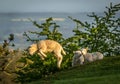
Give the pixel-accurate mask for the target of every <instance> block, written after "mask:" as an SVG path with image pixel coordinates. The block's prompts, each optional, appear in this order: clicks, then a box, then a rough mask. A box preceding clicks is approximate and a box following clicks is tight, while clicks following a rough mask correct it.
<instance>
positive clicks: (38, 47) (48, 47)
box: [28, 40, 66, 68]
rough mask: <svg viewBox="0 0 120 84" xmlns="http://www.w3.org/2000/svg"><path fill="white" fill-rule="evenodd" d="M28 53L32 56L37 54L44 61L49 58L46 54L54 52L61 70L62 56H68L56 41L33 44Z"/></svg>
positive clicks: (42, 41)
mask: <svg viewBox="0 0 120 84" xmlns="http://www.w3.org/2000/svg"><path fill="white" fill-rule="evenodd" d="M28 52H29V54H30V55H33V54H34V53H37V54H38V55H39V56H40V57H41V59H42V60H44V59H45V58H46V57H47V55H46V54H45V53H47V52H53V53H54V56H55V57H56V58H57V66H58V68H60V66H61V63H62V59H63V57H62V54H63V55H66V52H65V51H64V50H63V48H62V46H61V45H60V44H59V43H58V42H56V41H54V40H41V41H39V42H38V43H36V44H32V45H30V47H29V48H28ZM61 53H62V54H61Z"/></svg>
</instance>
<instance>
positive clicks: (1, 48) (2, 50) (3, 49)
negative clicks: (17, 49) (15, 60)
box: [0, 34, 15, 56]
mask: <svg viewBox="0 0 120 84" xmlns="http://www.w3.org/2000/svg"><path fill="white" fill-rule="evenodd" d="M13 40H14V34H10V35H9V37H8V39H7V40H4V42H3V44H2V45H0V56H1V55H3V56H4V55H8V54H9V46H12V47H14V46H15V45H14V43H12V41H13Z"/></svg>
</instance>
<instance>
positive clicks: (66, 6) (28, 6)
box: [0, 0, 120, 13]
mask: <svg viewBox="0 0 120 84" xmlns="http://www.w3.org/2000/svg"><path fill="white" fill-rule="evenodd" d="M110 2H113V4H117V3H120V0H0V13H1V12H70V13H75V12H100V11H103V10H105V7H106V6H109V3H110Z"/></svg>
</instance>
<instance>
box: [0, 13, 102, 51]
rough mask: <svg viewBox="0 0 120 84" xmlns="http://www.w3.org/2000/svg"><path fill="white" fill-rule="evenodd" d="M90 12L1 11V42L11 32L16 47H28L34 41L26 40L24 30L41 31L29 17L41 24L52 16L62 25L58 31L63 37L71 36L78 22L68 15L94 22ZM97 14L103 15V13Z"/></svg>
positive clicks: (0, 42) (83, 20)
mask: <svg viewBox="0 0 120 84" xmlns="http://www.w3.org/2000/svg"><path fill="white" fill-rule="evenodd" d="M88 14H91V13H90V12H85V13H48V12H47V13H0V44H2V43H3V42H4V40H6V39H8V37H9V34H14V37H15V38H14V41H13V43H14V44H15V47H14V49H25V48H27V47H28V46H29V45H30V44H31V43H32V42H29V41H26V40H27V39H26V37H25V36H23V34H24V32H27V33H28V31H40V30H39V29H38V28H36V26H34V25H33V24H32V22H31V21H30V20H29V19H31V20H33V21H36V22H37V23H39V24H41V23H43V22H45V20H46V19H47V18H50V17H52V18H53V21H54V22H56V23H57V24H58V25H59V26H60V28H59V29H58V31H59V32H61V33H62V34H63V37H64V38H68V37H71V36H73V34H74V33H73V32H72V30H73V29H74V28H75V27H76V23H75V22H73V21H72V20H71V19H70V18H68V16H70V17H72V18H75V19H78V20H80V21H82V22H85V21H87V22H92V21H93V18H91V17H88V16H87V15H88ZM97 14H98V15H103V14H102V13H97ZM32 38H34V37H32Z"/></svg>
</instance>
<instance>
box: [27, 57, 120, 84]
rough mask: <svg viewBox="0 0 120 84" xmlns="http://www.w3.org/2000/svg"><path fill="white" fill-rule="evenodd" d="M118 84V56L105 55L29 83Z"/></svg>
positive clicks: (119, 68)
mask: <svg viewBox="0 0 120 84" xmlns="http://www.w3.org/2000/svg"><path fill="white" fill-rule="evenodd" d="M79 83H84V84H120V56H116V57H105V58H104V59H103V60H100V61H95V62H92V63H87V64H84V65H80V66H78V67H74V68H70V69H68V70H64V71H60V72H57V73H55V74H53V75H51V76H49V77H46V78H43V79H40V80H38V81H35V82H31V83H29V84H79Z"/></svg>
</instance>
